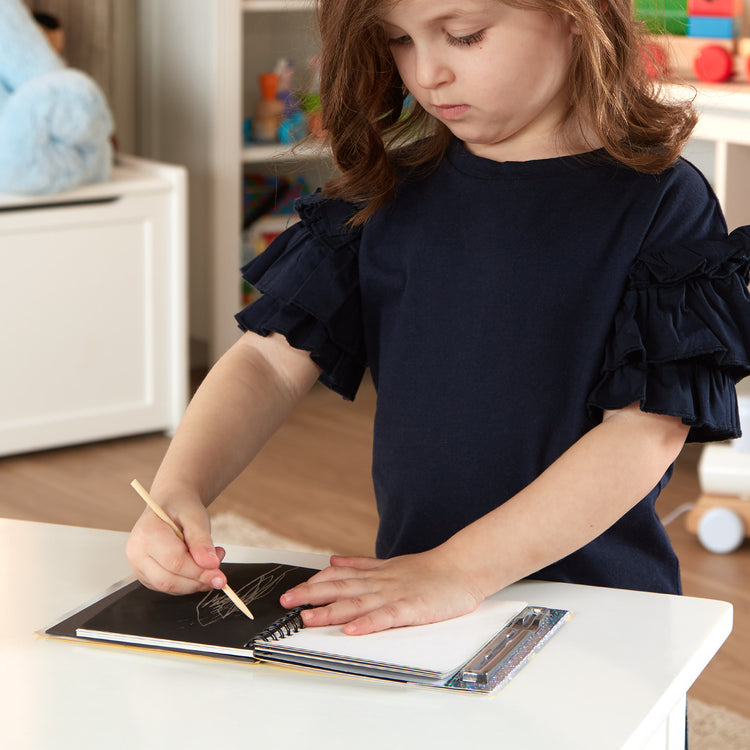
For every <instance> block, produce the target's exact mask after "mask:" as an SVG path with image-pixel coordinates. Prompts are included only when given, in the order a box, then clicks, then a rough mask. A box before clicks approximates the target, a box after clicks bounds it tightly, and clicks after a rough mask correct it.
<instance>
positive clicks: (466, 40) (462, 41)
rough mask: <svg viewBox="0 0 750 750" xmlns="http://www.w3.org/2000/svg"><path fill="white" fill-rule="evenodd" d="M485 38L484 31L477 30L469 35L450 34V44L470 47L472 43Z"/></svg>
mask: <svg viewBox="0 0 750 750" xmlns="http://www.w3.org/2000/svg"><path fill="white" fill-rule="evenodd" d="M483 39H484V31H477V32H476V33H474V34H468V35H467V36H451V35H450V34H448V44H450V45H453V46H454V47H470V46H471V45H472V44H477V43H478V42H481V41H482V40H483Z"/></svg>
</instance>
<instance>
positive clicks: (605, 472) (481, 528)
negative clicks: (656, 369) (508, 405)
mask: <svg viewBox="0 0 750 750" xmlns="http://www.w3.org/2000/svg"><path fill="white" fill-rule="evenodd" d="M687 432H688V427H687V426H685V425H683V424H682V423H681V421H680V419H678V418H675V417H669V416H663V415H658V414H651V413H647V412H643V411H641V410H640V408H639V407H638V404H633V405H631V406H629V407H627V408H625V409H621V410H618V411H612V412H607V413H606V414H605V415H604V419H603V421H602V423H601V424H600V425H598V426H597V427H595V428H594V429H592V430H591V431H590V432H588V433H587V434H586V435H584V436H583V437H582V438H581V439H580V440H578V441H577V442H576V443H575V444H574V445H573V446H571V447H570V448H569V449H568V450H567V451H566V452H565V453H564V454H563V455H562V456H561V457H560V458H559V459H558V460H557V461H555V462H554V463H553V464H552V465H551V466H550V467H549V468H548V469H547V470H546V471H544V472H543V473H542V474H541V475H540V476H539V477H538V478H537V479H536V480H535V481H533V482H532V483H531V484H530V485H528V487H526V488H525V489H524V490H522V491H521V492H519V493H518V494H517V495H515V496H514V497H513V498H511V499H510V500H508V501H507V502H506V503H503V504H502V505H501V506H499V507H498V508H496V509H495V510H493V511H491V512H490V513H488V514H487V515H485V516H484V517H482V518H480V519H479V520H477V521H475V522H474V523H472V524H470V525H469V526H467V527H466V528H464V529H463V530H461V531H460V532H458V533H457V534H455V535H454V536H453V537H451V538H450V539H449V540H448V541H446V542H445V543H444V544H442V545H440V546H439V547H436V548H435V549H433V550H430V551H428V552H423V553H420V554H416V555H405V556H402V557H396V558H392V559H390V560H384V561H383V560H373V559H370V558H337V557H334V558H332V560H331V567H329V568H327V569H326V570H324V571H322V572H321V573H319V574H317V575H316V576H314V577H313V578H312V579H311V581H310V582H308V583H304V584H301V585H300V586H297V587H295V588H294V589H291V590H290V591H289V592H287V593H286V594H285V595H284V597H282V603H283V604H284V605H285V606H290V607H291V606H297V605H299V604H302V603H308V602H309V603H311V604H314V605H327V606H319V607H317V608H316V609H311V610H307V611H304V612H303V613H302V617H303V619H304V621H305V624H307V625H324V624H333V623H348V624H347V625H346V626H345V628H344V630H345V632H347V633H349V634H363V633H369V632H373V631H377V630H384V629H386V628H390V627H397V626H401V625H412V624H422V623H428V622H435V621H438V620H443V619H447V618H449V617H455V616H457V615H460V614H464V613H466V612H470V611H472V610H473V609H475V608H476V607H477V606H478V605H479V603H480V602H481V601H482V600H483V599H484V598H485V597H487V596H489V595H490V594H492V593H494V592H496V591H498V590H500V589H502V588H504V587H505V586H507V585H509V584H511V583H513V582H514V581H518V580H519V579H521V578H524V577H525V576H527V575H529V574H531V573H534V572H535V571H537V570H540V569H541V568H544V567H546V566H547V565H550V564H551V563H553V562H556V561H557V560H560V559H561V558H563V557H565V556H566V555H568V554H570V553H572V552H574V551H575V550H577V549H580V548H581V547H583V546H584V545H585V544H587V543H588V542H590V541H592V540H593V539H595V538H596V537H597V536H599V535H600V534H601V533H602V532H604V531H605V530H606V529H608V528H609V527H610V526H611V525H612V524H613V523H614V522H615V521H617V520H618V519H619V518H620V517H622V516H623V515H624V514H625V513H626V512H627V511H628V510H630V508H632V507H633V506H634V505H635V504H636V503H638V501H639V500H641V499H642V498H643V497H645V496H646V495H647V494H648V493H649V492H650V491H651V490H652V489H653V488H654V487H655V486H656V484H657V483H658V482H659V480H660V479H661V477H662V476H663V474H664V472H665V471H666V469H667V467H668V466H669V465H670V464H671V463H672V462H673V461H674V460H675V458H676V457H677V455H678V454H679V452H680V450H681V448H682V445H683V443H684V441H685V438H686V436H687Z"/></svg>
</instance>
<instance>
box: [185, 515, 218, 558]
mask: <svg viewBox="0 0 750 750" xmlns="http://www.w3.org/2000/svg"><path fill="white" fill-rule="evenodd" d="M201 511H203V509H202V508H201ZM180 521H181V522H182V533H183V534H184V536H185V545H186V546H187V548H188V551H189V552H190V556H191V557H192V558H193V560H194V561H195V564H196V565H197V566H198V567H200V568H206V569H210V570H213V569H216V568H218V567H219V565H220V564H221V560H220V559H219V556H218V554H217V553H216V547H215V546H214V543H213V540H212V539H211V527H210V525H209V521H208V516H207V515H206V513H205V512H200V513H195V514H190V515H189V516H187V517H182V518H180Z"/></svg>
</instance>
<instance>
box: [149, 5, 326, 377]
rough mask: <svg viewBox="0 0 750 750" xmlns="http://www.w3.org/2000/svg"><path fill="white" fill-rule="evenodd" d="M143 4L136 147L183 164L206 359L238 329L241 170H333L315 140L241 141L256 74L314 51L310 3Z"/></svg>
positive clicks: (196, 320)
mask: <svg viewBox="0 0 750 750" xmlns="http://www.w3.org/2000/svg"><path fill="white" fill-rule="evenodd" d="M139 11H140V15H139V18H140V29H139V33H140V50H139V58H140V61H141V66H140V67H141V70H142V71H143V73H144V75H143V79H142V82H141V84H142V85H141V107H140V109H141V122H140V133H141V148H140V151H141V153H142V154H143V155H145V156H150V157H153V158H160V159H162V160H164V161H172V162H176V163H180V164H184V165H186V166H187V167H188V170H189V173H190V178H191V180H190V186H191V188H190V240H191V251H190V266H191V273H190V302H191V311H190V331H191V339H192V342H191V343H192V344H193V346H192V350H193V351H192V359H193V362H194V363H200V364H204V363H211V362H214V361H215V360H216V359H218V357H219V356H221V354H222V353H223V352H224V351H226V349H227V348H229V346H231V344H232V343H233V342H234V341H235V340H236V339H237V337H238V335H239V330H238V328H237V326H236V324H235V322H234V314H235V313H236V312H237V310H238V309H239V306H240V301H239V299H240V298H239V289H240V286H239V265H240V254H241V226H242V212H241V200H242V199H241V185H242V174H243V170H244V169H245V167H246V166H250V165H252V166H253V168H257V169H258V171H263V172H265V173H266V174H268V173H276V174H279V175H282V174H287V173H292V172H304V173H305V174H307V175H308V176H309V179H310V182H311V183H317V182H319V181H320V180H321V179H323V178H324V177H325V175H326V174H327V173H328V171H329V169H330V167H329V166H328V165H329V162H328V160H327V157H326V154H325V153H324V152H322V151H321V150H320V149H316V148H315V147H314V146H309V147H308V146H298V147H294V148H289V147H286V146H282V145H275V144H268V145H267V144H263V145H245V144H243V142H242V122H243V119H244V117H245V116H246V115H247V114H249V112H250V111H251V109H252V104H253V101H254V100H255V99H256V98H257V97H258V96H259V92H258V89H257V82H256V81H257V74H258V73H260V72H263V71H266V70H270V69H273V67H274V65H275V63H276V61H277V60H278V59H279V58H281V57H289V58H291V59H293V60H294V61H295V62H296V63H297V67H298V69H302V68H303V67H304V63H305V62H306V60H307V59H308V58H309V57H310V56H312V54H314V52H315V50H316V45H315V35H314V31H313V29H314V10H313V3H312V2H311V0H159V2H158V3H154V2H152V1H151V0H140V1H139ZM197 51H199V53H198V52H197ZM177 126H179V127H177ZM157 155H158V156H157ZM233 290H237V294H236V295H234V294H233V293H232V291H233ZM203 342H205V344H206V346H203V345H202V344H203Z"/></svg>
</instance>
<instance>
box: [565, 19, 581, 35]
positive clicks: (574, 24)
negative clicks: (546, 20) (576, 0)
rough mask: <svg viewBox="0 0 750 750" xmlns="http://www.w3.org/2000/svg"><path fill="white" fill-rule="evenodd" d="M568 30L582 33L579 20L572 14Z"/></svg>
mask: <svg viewBox="0 0 750 750" xmlns="http://www.w3.org/2000/svg"><path fill="white" fill-rule="evenodd" d="M568 30H569V31H570V33H571V34H576V35H580V34H581V33H582V32H581V27H580V25H579V23H578V21H576V19H575V18H573V16H570V20H569V22H568Z"/></svg>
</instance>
